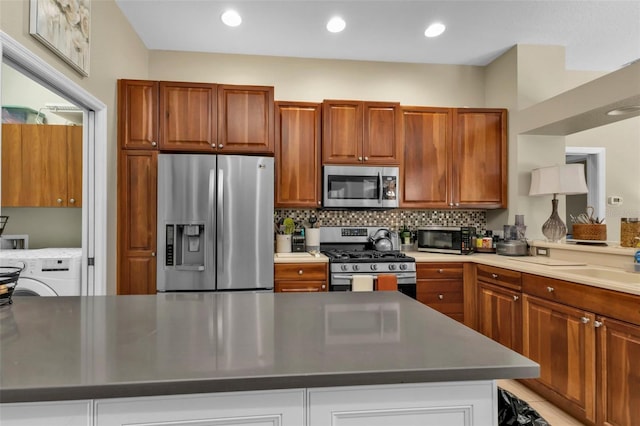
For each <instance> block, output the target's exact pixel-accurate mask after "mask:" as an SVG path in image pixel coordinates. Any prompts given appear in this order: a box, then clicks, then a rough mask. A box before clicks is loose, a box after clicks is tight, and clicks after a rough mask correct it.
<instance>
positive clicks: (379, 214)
mask: <svg viewBox="0 0 640 426" xmlns="http://www.w3.org/2000/svg"><path fill="white" fill-rule="evenodd" d="M311 215H315V216H316V217H317V218H318V223H317V224H316V226H318V225H319V226H380V227H386V228H389V229H391V230H397V229H401V228H402V227H403V226H404V225H407V227H408V228H409V229H410V230H412V231H414V230H416V229H417V228H418V227H419V226H425V225H442V226H474V227H475V228H476V230H477V231H478V232H482V233H484V230H485V228H486V226H487V217H486V212H485V211H484V210H413V209H412V210H402V209H393V210H313V209H308V210H304V209H276V210H275V221H276V222H277V221H279V220H280V219H283V218H285V217H290V218H292V219H293V220H294V221H295V222H296V225H297V226H305V225H308V220H309V217H311Z"/></svg>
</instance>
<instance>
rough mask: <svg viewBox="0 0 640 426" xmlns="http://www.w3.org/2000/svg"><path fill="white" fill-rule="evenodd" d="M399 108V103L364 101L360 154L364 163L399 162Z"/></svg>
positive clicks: (390, 163)
mask: <svg viewBox="0 0 640 426" xmlns="http://www.w3.org/2000/svg"><path fill="white" fill-rule="evenodd" d="M399 108H400V104H399V103H389V102H365V103H364V129H363V131H364V134H363V137H362V139H363V141H362V154H363V160H364V162H365V163H367V164H383V165H393V164H399V163H400V159H399V156H400V139H401V125H400V114H399V112H398V110H399Z"/></svg>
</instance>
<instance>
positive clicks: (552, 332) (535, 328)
mask: <svg viewBox="0 0 640 426" xmlns="http://www.w3.org/2000/svg"><path fill="white" fill-rule="evenodd" d="M522 299H523V323H524V334H523V355H524V356H526V357H528V358H530V359H532V360H533V361H535V362H537V363H538V364H540V378H539V379H537V380H535V381H528V383H530V385H531V387H532V388H533V389H534V390H538V389H540V388H542V392H543V394H544V395H545V396H546V397H547V399H548V400H549V401H551V402H553V403H555V404H556V405H558V406H559V407H560V408H562V409H565V410H566V411H568V412H569V413H572V414H574V415H575V416H577V417H580V418H585V419H587V420H589V421H592V422H595V420H596V419H595V397H596V394H595V390H596V389H595V386H596V382H595V380H596V379H595V370H596V357H595V350H596V344H595V328H594V327H593V321H594V319H595V316H594V315H593V314H591V313H588V312H584V311H582V310H579V309H575V308H572V307H569V306H566V305H562V304H559V303H555V302H551V301H547V300H543V299H539V298H537V297H532V296H528V295H526V294H525V295H523V296H522Z"/></svg>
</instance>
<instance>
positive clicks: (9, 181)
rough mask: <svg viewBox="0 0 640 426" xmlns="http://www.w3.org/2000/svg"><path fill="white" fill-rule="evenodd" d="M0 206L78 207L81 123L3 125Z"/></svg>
mask: <svg viewBox="0 0 640 426" xmlns="http://www.w3.org/2000/svg"><path fill="white" fill-rule="evenodd" d="M2 206H3V207H82V126H64V125H46V124H3V125H2Z"/></svg>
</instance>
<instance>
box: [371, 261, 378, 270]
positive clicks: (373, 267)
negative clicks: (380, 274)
mask: <svg viewBox="0 0 640 426" xmlns="http://www.w3.org/2000/svg"><path fill="white" fill-rule="evenodd" d="M376 269H378V265H376V264H375V263H374V264H373V265H371V270H372V271H375V270H376Z"/></svg>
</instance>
